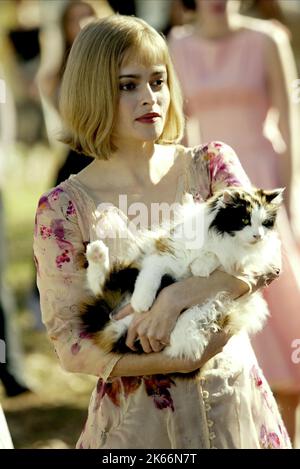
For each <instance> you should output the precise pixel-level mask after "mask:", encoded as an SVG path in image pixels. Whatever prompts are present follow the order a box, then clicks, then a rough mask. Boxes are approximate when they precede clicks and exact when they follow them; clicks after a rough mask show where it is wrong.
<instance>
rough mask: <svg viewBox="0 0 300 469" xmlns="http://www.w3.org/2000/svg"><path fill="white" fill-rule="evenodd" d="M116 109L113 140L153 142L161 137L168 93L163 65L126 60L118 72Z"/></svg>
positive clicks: (167, 105)
mask: <svg viewBox="0 0 300 469" xmlns="http://www.w3.org/2000/svg"><path fill="white" fill-rule="evenodd" d="M119 93H120V94H119V107H118V117H117V122H116V125H115V128H114V132H113V140H115V141H117V142H118V146H119V144H120V141H122V140H123V141H125V140H126V141H129V140H131V141H139V142H150V141H156V140H157V139H158V138H159V136H160V135H161V134H162V132H163V129H164V125H165V121H166V117H167V113H168V109H169V104H170V92H169V87H168V83H167V69H166V66H165V65H163V64H159V63H158V64H155V65H150V66H146V65H142V64H141V63H139V62H135V61H132V60H130V61H128V62H126V63H125V64H124V65H122V66H121V68H120V72H119Z"/></svg>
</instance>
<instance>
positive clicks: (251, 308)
mask: <svg viewBox="0 0 300 469" xmlns="http://www.w3.org/2000/svg"><path fill="white" fill-rule="evenodd" d="M268 316H269V309H268V305H267V302H266V301H265V300H264V298H263V296H262V294H261V293H259V292H256V293H254V294H253V295H244V296H243V297H241V298H239V299H238V300H234V301H232V304H231V306H230V319H229V323H230V330H231V331H232V332H233V333H235V332H238V331H240V330H242V329H243V330H246V332H247V333H249V334H255V333H256V332H258V331H260V330H261V329H262V327H263V326H264V324H265V322H266V320H267V318H268Z"/></svg>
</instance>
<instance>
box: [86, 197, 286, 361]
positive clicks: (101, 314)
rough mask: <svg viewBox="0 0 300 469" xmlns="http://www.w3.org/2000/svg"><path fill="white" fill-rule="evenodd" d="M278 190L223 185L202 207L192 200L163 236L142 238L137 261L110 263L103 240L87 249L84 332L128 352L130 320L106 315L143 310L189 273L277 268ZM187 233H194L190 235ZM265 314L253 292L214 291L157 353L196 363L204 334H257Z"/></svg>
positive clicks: (255, 271) (204, 342)
mask: <svg viewBox="0 0 300 469" xmlns="http://www.w3.org/2000/svg"><path fill="white" fill-rule="evenodd" d="M281 201H282V189H276V190H273V191H264V190H260V189H257V190H255V189H253V191H252V192H248V191H245V190H243V189H241V188H228V189H226V190H224V191H221V192H219V193H217V194H215V195H214V196H213V197H211V198H210V199H209V200H207V201H206V202H203V203H195V202H194V201H193V200H192V196H190V197H189V198H187V200H186V202H185V204H184V205H183V206H182V208H181V210H180V211H179V212H178V214H177V220H176V223H173V225H172V227H170V229H169V230H166V229H165V230H164V231H163V233H164V234H163V235H162V233H161V232H157V235H156V236H155V235H154V236H153V235H152V236H149V237H147V236H146V237H144V241H143V243H141V245H142V249H141V250H140V253H139V255H138V256H136V255H135V257H134V258H131V259H127V260H126V261H125V260H124V263H123V264H122V263H118V264H114V265H112V266H110V265H109V255H108V254H109V253H108V248H107V247H106V246H105V244H104V243H103V242H102V241H94V242H92V243H90V244H89V245H88V246H87V252H86V257H87V260H88V263H89V265H88V269H87V278H88V286H89V288H90V289H91V291H92V292H93V294H94V297H93V298H92V300H91V302H89V303H84V304H83V305H82V306H81V319H82V321H83V324H84V327H85V330H86V331H87V332H89V333H91V334H92V336H93V338H94V341H95V343H97V344H98V346H99V347H101V348H102V349H103V350H104V351H106V352H111V351H114V352H121V353H123V352H129V351H130V350H129V349H128V348H127V347H126V345H125V339H126V332H127V328H128V325H129V324H130V322H131V320H132V315H130V316H127V317H125V318H123V319H121V320H118V321H116V320H113V319H112V318H111V313H112V311H114V310H115V309H116V308H118V307H119V306H120V305H121V304H125V303H128V302H129V301H130V302H131V305H132V307H133V309H134V310H135V311H137V312H141V311H146V310H148V309H149V308H150V307H151V305H152V303H153V301H154V299H155V298H156V296H157V294H158V292H159V291H160V290H161V289H162V288H164V287H165V286H167V285H169V284H170V283H173V282H174V281H178V280H181V279H184V278H187V277H189V276H192V275H196V276H201V277H206V276H208V275H210V274H211V273H212V272H213V271H214V270H215V269H217V268H221V269H222V270H224V271H225V272H227V273H229V274H232V275H235V276H237V275H239V274H240V275H246V276H248V277H249V278H250V279H251V278H252V276H254V277H257V276H258V275H266V274H268V273H269V272H270V271H272V266H274V265H278V258H280V241H279V239H278V236H277V233H276V231H275V230H274V224H275V221H276V215H277V211H278V207H279V205H280V203H281ZM191 235H193V236H191ZM267 314H268V309H267V306H266V303H265V301H264V300H263V298H262V296H261V294H260V293H258V292H256V293H254V294H252V295H244V296H242V297H240V298H238V299H236V300H232V299H230V297H229V295H226V294H225V292H220V293H219V294H218V295H216V296H215V297H213V298H210V299H209V300H207V301H206V302H205V303H204V304H202V305H196V306H193V307H191V308H189V309H188V310H186V311H184V312H183V313H182V314H181V315H180V316H179V318H178V320H177V323H176V326H175V328H174V330H173V331H172V333H171V336H170V345H168V346H167V347H166V348H165V349H164V351H165V353H166V354H168V355H169V356H172V357H186V358H192V359H197V358H200V357H201V355H202V353H203V350H204V348H205V346H206V345H207V342H208V340H209V336H210V334H211V332H213V331H217V330H219V329H220V328H224V327H225V325H226V327H227V328H229V329H230V330H231V331H232V332H233V333H235V332H238V331H239V330H241V329H245V330H247V331H248V332H255V331H257V330H259V329H260V328H261V326H262V324H263V323H264V320H265V318H266V316H267Z"/></svg>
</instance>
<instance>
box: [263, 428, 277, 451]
mask: <svg viewBox="0 0 300 469" xmlns="http://www.w3.org/2000/svg"><path fill="white" fill-rule="evenodd" d="M260 446H261V448H262V449H280V447H281V446H280V439H279V436H278V435H277V433H275V432H268V431H267V429H266V426H265V425H262V426H261V429H260Z"/></svg>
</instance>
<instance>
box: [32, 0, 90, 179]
mask: <svg viewBox="0 0 300 469" xmlns="http://www.w3.org/2000/svg"><path fill="white" fill-rule="evenodd" d="M92 17H96V11H95V10H94V8H93V7H92V5H91V4H89V3H87V2H81V1H69V2H66V4H65V6H64V8H63V10H62V13H61V17H60V20H59V29H60V33H61V37H62V54H61V57H62V59H61V63H60V64H59V65H58V68H57V69H56V70H50V71H49V70H48V71H47V74H43V73H42V74H41V75H40V78H39V85H40V91H41V93H42V95H43V96H44V97H45V98H46V99H47V100H48V102H49V103H50V105H52V106H53V107H54V108H55V109H57V110H58V97H59V91H60V85H61V79H62V75H63V72H64V68H65V64H66V61H67V58H68V55H69V52H70V49H71V47H72V44H73V42H74V39H75V37H76V36H77V34H78V33H79V31H80V28H81V25H82V24H84V21H85V20H87V19H89V18H92ZM66 151H67V154H66V156H65V158H64V161H63V163H62V165H61V167H60V168H59V169H58V172H57V174H56V176H55V185H57V184H59V183H60V182H62V181H64V180H65V179H68V177H69V176H70V174H77V173H78V172H79V171H81V170H82V169H83V168H85V167H86V166H87V165H88V164H90V163H91V162H92V160H93V159H92V158H91V157H89V156H86V155H81V154H79V153H77V152H75V151H73V150H68V149H66Z"/></svg>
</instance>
